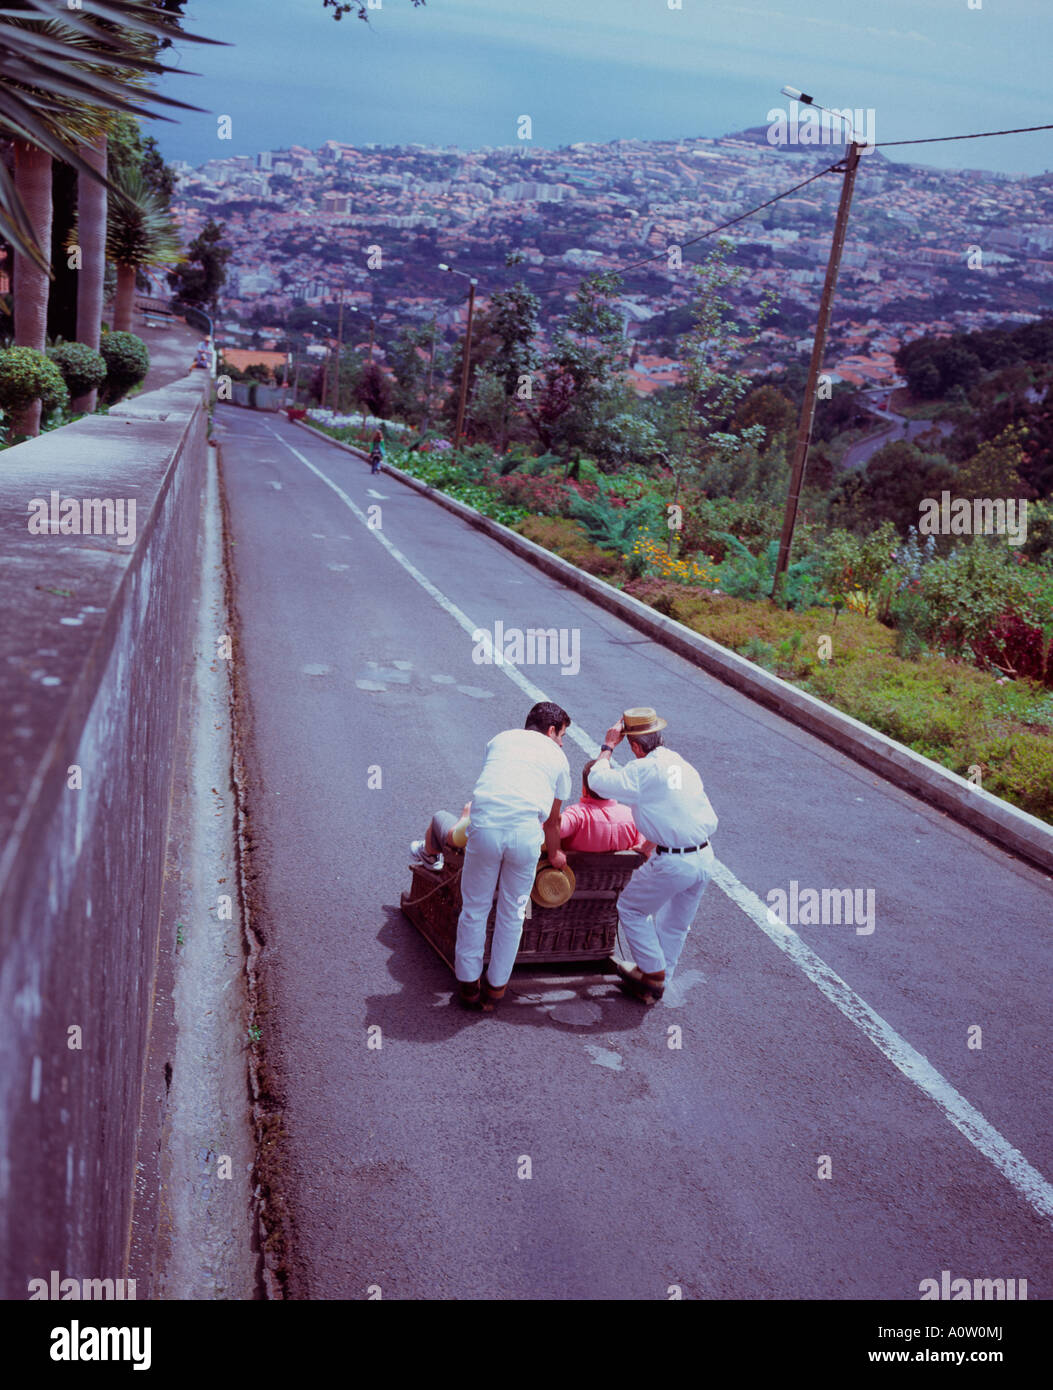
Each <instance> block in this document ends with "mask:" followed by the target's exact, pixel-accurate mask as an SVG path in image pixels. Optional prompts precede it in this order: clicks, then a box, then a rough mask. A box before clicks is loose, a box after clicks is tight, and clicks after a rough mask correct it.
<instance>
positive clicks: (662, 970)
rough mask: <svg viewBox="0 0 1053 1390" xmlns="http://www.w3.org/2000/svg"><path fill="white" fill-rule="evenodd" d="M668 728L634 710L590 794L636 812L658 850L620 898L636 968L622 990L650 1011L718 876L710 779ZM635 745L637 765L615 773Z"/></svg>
mask: <svg viewBox="0 0 1053 1390" xmlns="http://www.w3.org/2000/svg"><path fill="white" fill-rule="evenodd" d="M666 724H667V721H666V720H665V719H659V717H658V715H657V714H656V713H655V711H654V710H653V709H649V708H640V709H627V710H626V711H625V713H624V715H623V716H622V718H621V721H620V722H619V723H618V724H615V725H614V726H613V727H612V728H610V729H608V730H607V736H606V739H605V740H604V743H603V747H602V748H601V750H600V755H599V758H598V759H597V761H596V765H595V766H594V767H593V769H592V771H591V772H590V773H589V786H590V787H592V789H593V791H595V792H597V793H598V794H599V795H600V796H613V797H617V799H618V800H619V801H622V802H624V803H625V804H626V805H627V806H631V807H632V812H633V819H634V820H635V822H636V826H637V829H638V830H639V831H640V833H641V834H642V835H644V836H645V837H646V839H647V841H648V846H649V847H653V853H651V855H650V858H649V859H648V861H647V863H646V864H643V865H642V866H641V867H640V868H639V869H637V870H636V872H635V873H634V874H633V876H632V878H631V879H630V880H629V883H628V885H627V886H626V887H625V888H624V889H623V890H622V892H621V895H620V897H619V898H618V918H619V920H620V922H621V925H622V927H623V929H624V931H625V936H626V940H627V941H628V943H629V947H630V949H631V950H632V953H633V961H634V962H635V964H633V965H629V964H626V963H624V962H621V961H615V962H614V967H615V969H616V970H617V971H618V974H619V975H620V976H621V977H622V988H623V989H624V991H625V992H626V993H627V994H630V995H631V996H632V997H633V998H634V999H639V1000H640V1002H641V1003H644V1004H655V1003H657V1002H658V1000H659V999H661V997H662V994H663V992H664V990H665V985H666V982H667V981H668V980H670V979H671V978H672V974H673V971H674V970H675V968H676V963H677V961H678V960H679V959H680V952H681V950H682V949H683V946H684V941H685V939H686V937H687V933H688V931H689V929H690V927H691V923H692V921H693V920H694V917H695V913H696V912H697V911H698V907H699V903H701V901H702V894H703V893H704V892H705V891H706V884H707V883H708V882H709V876H710V874H711V873H712V872H713V862H714V855H713V849H712V846H711V845H710V843H709V839H710V836H711V835H712V834H713V832H714V830H716V828H717V817H716V815H715V814H714V811H713V807H712V806H711V805H710V804H709V798H708V797H707V796H706V793H705V790H704V789H703V786H702V778H701V777H700V776H699V775H698V773H697V772H696V771H695V769H694V768H693V767H692V766H691V764H690V763H687V762H685V761H684V759H683V758H681V756H680V755H679V753H674V752H673V751H672V749H669V748H666V747H664V746H663V740H662V735H661V732H660V731H661V730H662V729H664V728H665V727H666ZM623 737H624V738H626V739H628V742H629V747H630V748H631V749H632V752H633V755H634V757H635V759H636V761H635V762H633V763H630V764H629V766H628V767H612V766H611V762H610V757H611V753H612V751H613V749H614V748H615V746H616V745H617V744H618V743H620V742H621V740H622V738H623Z"/></svg>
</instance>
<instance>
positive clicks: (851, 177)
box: [771, 140, 860, 599]
mask: <svg viewBox="0 0 1053 1390" xmlns="http://www.w3.org/2000/svg"><path fill="white" fill-rule="evenodd" d="M859 154H860V147H859V145H858V144H857V143H856V142H855V141H854V140H852V141H850V142H849V144H848V148H847V150H846V152H845V159H844V163H843V164H842V165H841V168H842V170H843V171H844V183H843V184H842V185H841V201H840V203H839V204H838V208H837V221H836V223H835V224H834V239H833V241H832V242H831V244H830V260H829V261H828V263H827V267H826V281H825V283H824V284H823V294H822V298H821V299H820V301H819V321H818V323H817V324H816V328H815V341H814V343H813V344H812V360H811V363H810V364H809V367H808V381H807V383H806V384H805V388H804V400H803V401H802V402H801V417H800V420H799V422H798V426H797V445H796V448H795V450H794V456H793V470H792V472H791V474H790V492H789V496H788V497H787V499H786V514H785V516H784V518H783V523H782V536H781V537H780V539H779V558H778V561H777V562H776V565H775V581H774V583H773V584H772V590H771V597H772V598H773V599H774V597H775V595H776V594H777V593H778V591H779V581H780V580H781V578H782V576H783V575H784V574H785V573H786V568H787V566H788V565H789V563H790V547H791V545H792V544H793V530H794V526H795V525H796V524H797V505H798V503H799V501H800V497H801V487H802V485H803V482H804V470H805V468H806V466H807V463H808V446H809V444H810V442H811V438H812V424H813V421H814V419H815V397H816V391H817V389H818V386H819V372H820V370H821V368H822V365H823V352H824V350H825V348H826V331H827V328H828V327H829V324H830V310H831V309H832V307H833V302H834V290H835V289H836V287H837V276H838V272H839V271H840V269H841V253H842V251H843V250H844V245H845V232H846V231H847V230H848V210H849V207H850V206H851V203H852V190H853V189H854V187H855V182H856V167H857V166H858V164H859Z"/></svg>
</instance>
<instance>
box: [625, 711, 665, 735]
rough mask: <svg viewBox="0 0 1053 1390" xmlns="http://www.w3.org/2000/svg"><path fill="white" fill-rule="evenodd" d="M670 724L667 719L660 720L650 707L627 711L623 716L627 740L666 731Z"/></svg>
mask: <svg viewBox="0 0 1053 1390" xmlns="http://www.w3.org/2000/svg"><path fill="white" fill-rule="evenodd" d="M668 722H669V721H668V720H666V719H659V718H658V715H657V714H656V713H655V712H654V710H653V709H651V707H650V706H649V705H641V706H640V707H639V708H638V709H627V710H626V711H625V713H624V714H623V715H622V725H623V727H624V729H625V737H626V738H635V737H636V736H637V735H638V734H656V733H658V731H659V730H660V729H664V728H665V727H666V725H667V723H668Z"/></svg>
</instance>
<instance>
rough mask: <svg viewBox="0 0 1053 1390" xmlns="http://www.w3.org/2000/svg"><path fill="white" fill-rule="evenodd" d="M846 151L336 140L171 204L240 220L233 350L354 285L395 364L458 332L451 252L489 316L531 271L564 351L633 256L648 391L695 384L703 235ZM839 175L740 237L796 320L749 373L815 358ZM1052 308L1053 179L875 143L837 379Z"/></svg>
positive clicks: (627, 314) (179, 170)
mask: <svg viewBox="0 0 1053 1390" xmlns="http://www.w3.org/2000/svg"><path fill="white" fill-rule="evenodd" d="M843 152H844V151H843V147H839V146H836V145H829V144H828V145H823V146H804V145H781V146H773V145H772V144H771V143H769V138H768V132H767V130H766V129H765V128H764V127H759V128H756V129H752V130H748V131H744V132H740V133H738V134H733V135H728V136H725V137H723V138H720V139H708V138H695V139H684V140H678V141H644V140H615V141H612V142H610V143H608V144H603V145H596V144H583V143H578V144H573V145H570V146H567V147H564V148H561V149H558V150H544V149H530V148H527V145H526V144H525V143H524V144H523V145H521V146H520V147H518V148H515V147H503V148H484V149H480V150H460V149H457V148H455V147H444V148H439V147H429V146H424V145H398V146H393V147H380V146H377V145H366V146H364V147H357V146H351V145H347V144H343V143H341V142H340V141H336V140H327V141H326V142H325V143H324V144H323V145H322V147H321V148H320V149H317V150H308V149H305V148H303V147H302V146H299V145H290V146H289V147H288V148H287V149H281V150H269V151H263V152H261V153H259V154H257V155H256V156H255V157H252V156H248V155H241V156H231V157H228V158H216V159H212V160H209V161H208V162H207V163H205V164H204V165H202V166H201V167H200V168H197V169H193V168H191V167H190V166H189V165H188V164H186V163H177V164H175V165H174V166H173V167H174V168H175V171H176V174H177V189H176V195H175V199H174V202H173V210H174V212H175V213H176V216H177V218H178V221H179V222H180V224H181V227H182V230H183V233H184V236H185V238H186V239H187V240H189V239H190V238H192V237H194V236H196V235H197V234H198V232H199V231H200V230H201V228H202V227H203V226H204V224H205V223H206V222H207V220H208V219H210V218H213V219H216V220H217V221H220V222H222V224H223V226H224V228H225V240H226V242H227V243H228V244H229V245H230V246H231V247H232V248H233V254H232V256H231V259H230V263H229V266H228V277H227V285H226V288H225V291H224V295H223V299H222V302H221V313H222V321H221V328H222V332H223V338H224V342H225V343H227V344H230V345H236V344H238V343H243V344H248V343H249V342H250V341H251V343H252V345H253V346H254V347H256V348H261V347H263V348H266V347H273V346H275V344H276V343H277V342H279V341H280V339H281V338H282V336H283V331H282V325H283V323H284V321H285V317H286V315H287V314H288V313H289V311H290V310H291V309H292V308H293V307H295V306H297V305H307V306H321V305H323V304H325V305H330V304H333V303H334V302H335V301H336V300H337V299H338V298H339V297H341V296H342V297H343V300H344V303H345V305H346V306H347V307H348V308H349V309H350V308H355V309H357V310H358V311H359V312H360V313H362V311H366V312H368V315H369V316H370V317H372V318H375V320H376V333H377V356H378V358H379V360H380V361H381V362H383V357H384V353H383V340H384V337H385V336H386V335H387V336H390V335H392V334H393V333H394V332H395V331H396V330H397V328H398V327H400V326H403V325H406V324H412V323H413V321H415V320H416V321H418V322H419V323H422V324H423V323H424V322H427V321H430V320H432V319H433V318H434V319H435V320H436V322H437V324H438V326H439V328H440V330H443V331H444V332H445V333H446V334H447V335H455V334H457V333H458V331H460V330H462V329H463V326H464V322H465V318H466V307H465V303H464V289H465V287H464V282H463V281H457V280H453V279H451V277H449V276H445V275H443V274H442V272H440V271H439V270H438V263H439V262H441V261H446V262H450V263H452V264H453V265H455V266H456V267H457V269H458V270H460V271H462V272H464V273H467V274H470V275H472V276H475V277H477V279H478V282H479V287H478V291H477V300H476V307H477V310H478V309H480V308H485V306H486V303H487V294H488V293H492V292H493V291H495V290H498V289H503V288H506V287H507V286H508V285H509V284H510V283H511V282H512V280H513V279H515V278H519V277H520V276H523V278H525V281H526V283H527V284H528V285H529V287H530V288H531V289H532V290H533V291H534V292H535V293H536V294H537V295H538V297H539V299H540V301H541V315H540V328H541V332H540V335H539V339H538V341H539V345H540V346H541V347H542V348H543V349H544V348H547V347H548V345H549V341H550V338H549V335H550V333H551V331H552V329H553V326H554V325H555V324H556V322H557V320H558V319H559V318H560V317H561V316H562V315H563V314H564V313H565V312H566V311H567V309H568V307H569V305H570V303H571V302H572V300H573V297H574V290H575V288H576V286H577V285H578V284H579V282H580V281H581V279H582V278H583V276H585V275H586V274H589V273H591V272H594V271H606V270H611V271H623V268H625V267H630V266H631V267H634V268H632V269H629V270H628V271H627V273H623V286H624V288H623V292H622V294H621V297H620V299H619V306H620V312H621V314H622V316H623V321H624V327H625V334H626V337H627V338H628V339H630V340H632V343H633V350H632V359H631V372H630V379H631V382H632V385H633V386H634V388H635V390H636V391H637V393H638V394H639V395H641V396H646V395H650V394H652V393H653V392H655V391H658V390H661V389H663V388H664V387H668V386H671V385H675V384H676V383H677V382H679V381H680V380H681V372H680V369H679V363H678V361H677V357H676V351H677V349H676V338H677V335H678V334H680V333H683V332H684V331H686V330H687V329H688V328H689V327H690V323H691V320H690V315H689V312H688V305H689V303H690V301H691V299H692V297H693V294H694V293H695V284H694V278H695V277H694V276H693V274H692V273H691V271H690V266H691V264H692V263H693V262H695V261H698V260H701V259H702V257H703V256H704V255H705V254H706V253H707V252H708V250H709V249H710V248H711V247H712V245H713V240H712V239H710V240H708V241H702V242H700V243H698V244H696V245H694V246H691V245H687V243H689V242H690V241H691V239H692V238H697V237H698V236H699V234H700V233H701V232H703V231H705V230H706V229H707V228H709V227H711V226H713V225H715V224H718V223H723V222H726V221H728V220H730V219H732V218H735V217H737V216H740V215H741V214H743V213H745V212H748V211H749V210H750V209H751V208H753V207H756V206H757V205H759V204H761V203H764V202H766V201H767V200H769V199H771V198H774V197H775V196H776V195H777V194H779V193H782V192H783V191H784V190H785V189H786V188H788V187H790V186H792V185H794V184H797V183H800V182H802V181H803V180H805V179H807V178H809V177H810V176H812V175H813V174H817V173H819V171H820V170H822V169H824V168H828V167H829V166H830V165H832V164H834V163H835V162H836V161H837V160H838V158H839V157H841V156H842V155H843ZM840 182H841V180H840V178H839V177H838V176H837V175H834V176H832V177H829V178H822V177H820V178H818V179H816V180H815V181H814V182H812V183H810V184H809V185H808V187H807V188H805V189H803V190H801V191H800V192H798V193H797V194H796V195H794V196H790V197H785V198H781V199H780V200H779V201H778V202H777V203H776V204H774V205H773V206H772V207H770V208H767V209H765V210H763V211H761V212H759V213H757V214H755V215H753V216H750V217H748V218H747V219H746V220H744V221H742V222H740V223H738V224H737V225H735V226H734V227H732V228H730V229H729V230H728V231H727V232H726V233H724V234H723V235H726V236H727V237H728V238H729V239H730V240H731V241H732V242H733V243H734V248H735V250H734V256H733V259H734V262H735V263H736V264H739V265H744V266H745V267H746V268H747V270H748V274H747V276H746V277H745V280H744V282H743V286H742V289H741V291H740V293H739V301H740V305H741V307H743V308H747V309H748V306H749V305H750V304H751V303H752V304H756V303H758V302H759V301H760V299H761V298H762V297H763V296H764V295H765V294H770V293H774V294H776V295H777V296H778V313H777V316H775V317H774V318H770V319H769V320H768V322H767V324H766V326H765V327H764V329H763V331H761V332H760V334H759V335H758V336H756V337H755V338H754V339H753V341H751V342H750V343H749V344H748V345H747V344H744V345H743V350H742V352H741V354H740V357H739V360H738V361H737V362H736V363H735V365H736V366H737V367H739V368H740V369H741V370H744V371H746V372H748V373H751V374H758V373H773V372H774V373H778V372H780V371H781V370H784V369H785V365H786V363H787V362H788V361H790V360H792V359H793V358H794V357H796V356H797V355H799V354H805V353H807V352H808V351H809V350H810V348H811V345H812V338H811V336H810V334H811V332H812V329H813V326H814V323H815V318H816V313H817V309H818V303H819V296H820V292H821V289H822V283H823V277H824V273H825V268H826V259H827V255H828V252H829V248H830V235H831V230H832V227H833V221H834V214H835V210H836V205H837V199H838V195H839V191H840ZM672 247H683V255H682V265H681V266H679V267H677V266H676V265H675V264H670V262H671V261H675V255H673V256H671V255H670V254H669V249H670V248H672ZM510 250H515V251H517V252H518V253H519V254H520V256H521V262H522V263H521V264H519V265H518V266H517V267H516V268H515V270H510V269H509V268H508V267H507V266H506V264H505V258H506V255H507V254H508V252H509V251H510ZM652 257H653V258H654V259H653V260H650V261H649V263H645V264H643V265H640V264H639V263H640V262H648V259H649V258H652ZM371 260H372V265H371V264H370V261H371ZM451 301H452V302H451ZM1051 303H1053V176H1050V175H1048V174H1046V175H1040V176H1038V177H1030V178H1026V177H1022V176H1019V177H1016V176H1011V175H1007V174H998V173H992V172H988V171H984V170H979V169H967V170H956V171H945V170H938V169H934V168H929V167H926V166H924V165H922V164H908V163H902V162H893V161H890V160H889V159H887V158H885V156H884V155H883V154H882V152H881V150H880V149H877V150H871V151H869V152H867V153H866V154H865V155H864V157H863V160H862V162H861V165H860V170H859V176H858V178H857V184H856V192H855V200H854V203H853V207H852V215H851V220H850V225H849V232H848V238H847V241H846V245H845V251H844V257H843V262H842V267H841V274H840V279H839V283H838V298H837V309H836V312H835V315H834V319H833V322H832V325H831V334H830V339H829V342H828V347H827V359H826V360H827V363H828V365H829V367H830V368H831V369H832V371H831V374H832V376H833V379H834V380H835V381H837V380H841V381H845V382H847V383H849V384H851V385H854V386H857V387H864V388H867V387H869V388H884V387H892V386H894V385H896V384H898V382H899V377H898V375H897V371H896V366H895V362H894V355H895V353H896V351H897V349H899V348H900V347H901V346H902V345H903V344H904V343H906V342H909V341H911V340H912V339H914V338H917V337H919V336H921V335H923V334H950V333H952V332H964V331H971V330H976V329H982V328H987V327H990V326H992V325H994V324H996V323H1006V322H1007V321H1008V322H1014V321H1015V322H1019V323H1025V322H1029V321H1031V320H1033V319H1035V318H1037V317H1039V316H1040V314H1041V313H1042V312H1043V311H1045V312H1048V310H1049V306H1050V304H1051ZM364 321H365V314H362V317H360V318H359V319H358V320H357V334H358V336H359V337H362V338H363V340H364ZM352 322H356V321H355V320H351V319H348V323H349V324H350V323H352ZM349 332H350V330H349ZM319 336H323V335H319ZM316 350H317V352H319V353H320V352H322V351H324V349H323V348H322V347H321V346H318V347H317V349H316Z"/></svg>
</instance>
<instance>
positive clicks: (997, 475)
mask: <svg viewBox="0 0 1053 1390" xmlns="http://www.w3.org/2000/svg"><path fill="white" fill-rule="evenodd" d="M1023 463H1024V450H1023V446H1022V442H1021V433H1020V431H1019V430H1018V429H1015V428H1013V427H1012V426H1010V428H1008V429H1006V430H1003V432H1002V433H1001V434H1000V435H999V436H998V438H997V439H990V440H987V441H986V442H985V443H983V444H981V445H980V447H979V449H978V450H977V451H976V453H975V454H974V455H973V456H972V458H970V459H967V460H966V461H965V463H963V464H962V465H961V467H960V468H959V469H958V478H957V481H956V487H957V490H958V492H959V494H960V495H961V496H962V497H1018V498H1031V497H1033V496H1034V493H1033V492H1032V490H1031V488H1029V487H1028V485H1027V483H1026V482H1025V481H1024V479H1023V478H1022V477H1021V476H1020V471H1019V470H1020V467H1021V465H1022V464H1023Z"/></svg>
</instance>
